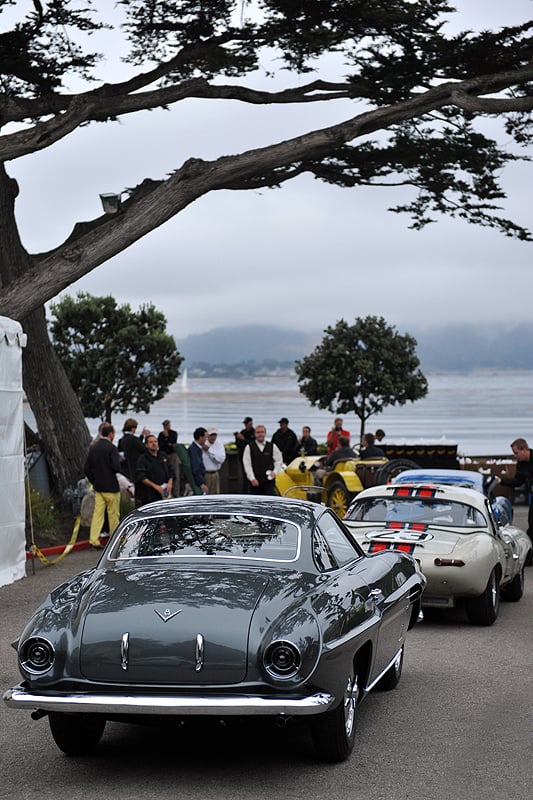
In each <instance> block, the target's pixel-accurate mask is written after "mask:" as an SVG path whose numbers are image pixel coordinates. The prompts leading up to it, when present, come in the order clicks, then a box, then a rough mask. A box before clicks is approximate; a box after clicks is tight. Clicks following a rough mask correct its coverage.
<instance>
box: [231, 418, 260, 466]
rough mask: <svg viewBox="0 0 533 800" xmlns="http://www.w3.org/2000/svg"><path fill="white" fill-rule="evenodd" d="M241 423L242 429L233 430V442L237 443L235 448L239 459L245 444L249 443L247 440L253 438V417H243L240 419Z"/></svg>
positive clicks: (249, 440)
mask: <svg viewBox="0 0 533 800" xmlns="http://www.w3.org/2000/svg"><path fill="white" fill-rule="evenodd" d="M242 424H243V425H244V428H243V429H242V431H235V433H234V434H233V435H234V436H235V444H236V445H237V450H238V451H239V455H240V457H241V459H242V454H243V452H244V448H245V447H246V445H247V444H249V442H253V440H254V439H255V429H254V421H253V419H252V418H251V417H245V418H244V419H243V421H242Z"/></svg>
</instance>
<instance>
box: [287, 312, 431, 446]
mask: <svg viewBox="0 0 533 800" xmlns="http://www.w3.org/2000/svg"><path fill="white" fill-rule="evenodd" d="M324 333H325V334H326V335H325V336H324V338H323V339H322V342H321V344H319V345H318V346H317V347H316V348H315V349H314V350H313V352H312V353H311V354H310V355H308V356H305V357H304V358H303V359H302V360H301V361H296V363H295V368H296V374H297V376H298V382H299V384H300V392H302V394H304V395H305V396H306V397H307V399H308V400H309V402H310V403H311V405H314V406H318V408H328V409H329V410H330V411H332V412H333V413H335V414H348V413H350V412H352V411H353V412H354V414H356V415H357V416H358V417H359V419H360V421H361V431H360V435H361V439H362V437H363V434H364V432H365V423H366V421H367V419H368V418H369V417H371V416H372V415H373V414H378V413H379V412H381V411H383V409H384V408H385V406H394V405H401V406H403V405H405V403H406V402H407V401H408V400H410V401H411V402H414V401H415V400H419V399H420V398H421V397H424V396H425V395H426V394H427V391H428V386H427V380H426V378H425V377H424V375H423V374H422V372H421V371H420V369H419V365H420V361H419V359H418V357H417V355H416V353H415V348H416V344H417V342H416V339H414V338H413V336H411V335H410V334H408V333H406V334H405V335H404V336H401V335H400V334H399V333H398V332H397V331H396V329H395V328H394V326H391V325H387V323H386V322H385V320H384V319H383V317H365V318H360V319H356V320H355V323H354V324H353V325H348V323H347V322H345V321H344V320H342V319H341V320H339V321H338V322H337V323H336V325H335V327H328V328H326V329H325V331H324Z"/></svg>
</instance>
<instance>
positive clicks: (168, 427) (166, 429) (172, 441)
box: [157, 419, 180, 497]
mask: <svg viewBox="0 0 533 800" xmlns="http://www.w3.org/2000/svg"><path fill="white" fill-rule="evenodd" d="M161 424H162V425H163V430H162V431H161V432H160V434H159V436H158V437H157V444H158V447H159V452H160V453H165V455H166V456H167V458H168V460H169V461H170V466H171V467H172V469H173V470H174V474H175V476H176V477H175V479H174V482H173V483H172V497H179V495H180V472H179V471H180V467H179V461H178V456H177V454H176V444H177V443H178V434H177V433H176V431H173V430H172V423H171V422H170V420H169V419H164V420H163V422H162V423H161Z"/></svg>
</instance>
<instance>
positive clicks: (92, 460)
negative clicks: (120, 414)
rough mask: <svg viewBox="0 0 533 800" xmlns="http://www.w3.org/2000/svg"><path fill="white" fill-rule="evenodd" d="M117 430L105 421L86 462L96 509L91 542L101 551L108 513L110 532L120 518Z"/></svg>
mask: <svg viewBox="0 0 533 800" xmlns="http://www.w3.org/2000/svg"><path fill="white" fill-rule="evenodd" d="M114 438H115V429H114V427H113V426H112V425H109V424H107V423H106V424H104V425H102V427H101V430H100V436H99V438H98V439H97V440H96V442H95V443H94V444H92V445H91V447H90V448H89V454H88V456H87V461H86V462H85V469H84V471H85V474H86V475H87V477H88V478H89V480H90V482H91V483H92V485H93V488H94V492H95V498H94V511H93V516H92V519H91V530H90V533H89V544H90V546H91V547H93V548H94V549H95V550H100V549H101V547H102V545H101V544H100V532H101V530H102V527H103V524H104V517H105V512H106V511H107V518H108V521H109V533H110V534H111V533H113V531H114V530H115V528H116V527H117V525H118V521H119V517H120V486H119V483H118V479H117V472H120V458H119V454H118V450H117V448H116V447H115V445H114V444H113V439H114Z"/></svg>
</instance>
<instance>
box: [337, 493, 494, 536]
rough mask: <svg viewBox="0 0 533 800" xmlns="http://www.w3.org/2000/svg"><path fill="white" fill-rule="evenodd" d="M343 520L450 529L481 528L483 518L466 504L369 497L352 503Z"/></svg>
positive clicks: (483, 523)
mask: <svg viewBox="0 0 533 800" xmlns="http://www.w3.org/2000/svg"><path fill="white" fill-rule="evenodd" d="M346 519H349V520H351V521H353V522H386V523H391V522H405V523H420V524H423V525H439V526H440V527H451V528H481V527H484V526H486V525H487V520H486V518H485V516H484V515H483V514H482V513H481V512H480V511H478V509H477V508H474V507H473V506H469V505H467V504H466V503H458V502H454V501H444V500H442V499H440V498H439V499H438V500H436V499H433V498H427V499H423V500H422V499H420V498H419V497H417V498H398V497H390V498H389V497H369V498H366V499H363V500H356V501H355V503H354V504H353V505H352V507H351V508H350V509H349V511H348V514H347V515H346Z"/></svg>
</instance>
